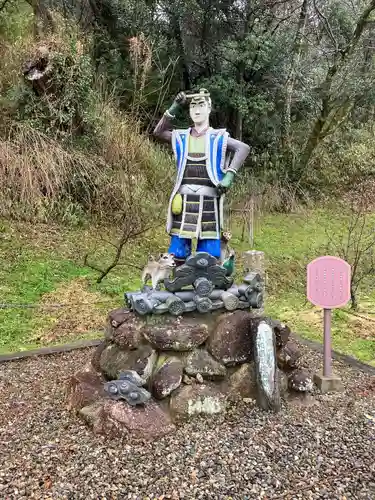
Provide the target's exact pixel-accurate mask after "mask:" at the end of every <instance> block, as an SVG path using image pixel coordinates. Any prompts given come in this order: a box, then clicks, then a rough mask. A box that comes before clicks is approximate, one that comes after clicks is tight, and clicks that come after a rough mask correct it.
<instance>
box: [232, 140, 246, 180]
mask: <svg viewBox="0 0 375 500" xmlns="http://www.w3.org/2000/svg"><path fill="white" fill-rule="evenodd" d="M227 150H228V151H230V152H231V153H234V155H233V158H232V161H231V162H230V164H229V166H228V168H227V172H233V174H236V173H237V172H238V170H239V168H240V167H242V165H243V164H244V163H245V160H246V158H247V157H248V156H249V153H250V146H248V145H247V144H245V143H244V142H241V141H237V139H232V138H231V137H229V138H228V144H227Z"/></svg>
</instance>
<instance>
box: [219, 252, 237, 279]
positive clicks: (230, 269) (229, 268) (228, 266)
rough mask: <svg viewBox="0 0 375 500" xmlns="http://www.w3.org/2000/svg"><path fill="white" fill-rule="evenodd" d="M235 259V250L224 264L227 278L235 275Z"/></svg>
mask: <svg viewBox="0 0 375 500" xmlns="http://www.w3.org/2000/svg"><path fill="white" fill-rule="evenodd" d="M234 257H235V254H234V250H231V251H230V255H229V257H228V258H227V259H226V260H225V261H224V262H223V263H222V266H223V267H224V268H225V270H226V275H227V276H231V275H232V274H233V273H234Z"/></svg>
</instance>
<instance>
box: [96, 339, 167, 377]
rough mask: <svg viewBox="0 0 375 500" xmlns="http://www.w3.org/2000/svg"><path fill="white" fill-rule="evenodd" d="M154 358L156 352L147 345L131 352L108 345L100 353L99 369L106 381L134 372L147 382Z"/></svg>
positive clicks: (114, 345)
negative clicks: (125, 372)
mask: <svg viewBox="0 0 375 500" xmlns="http://www.w3.org/2000/svg"><path fill="white" fill-rule="evenodd" d="M156 358H157V354H156V352H155V351H154V349H152V347H151V346H148V345H143V346H141V347H139V348H138V349H136V350H133V351H123V350H122V349H120V347H118V346H117V345H116V344H110V345H109V346H108V347H106V348H105V349H104V351H103V352H102V353H101V356H100V369H101V371H102V373H103V374H104V375H105V377H106V378H107V379H108V380H117V379H118V378H119V376H120V374H121V372H124V371H125V370H134V371H136V372H137V373H138V375H140V376H141V377H142V378H143V379H144V380H146V381H147V380H148V379H149V378H150V376H151V373H152V370H153V367H154V364H155V361H156Z"/></svg>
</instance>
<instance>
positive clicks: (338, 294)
mask: <svg viewBox="0 0 375 500" xmlns="http://www.w3.org/2000/svg"><path fill="white" fill-rule="evenodd" d="M350 271H351V269H350V265H349V264H348V263H347V262H345V261H344V260H342V259H339V258H338V257H331V256H324V257H319V258H317V259H315V260H313V261H312V262H310V264H309V265H308V266H307V298H308V300H309V301H310V302H311V303H312V304H314V305H315V306H318V307H322V308H323V310H324V322H323V333H324V357H323V374H322V375H320V374H317V375H315V377H314V378H315V383H316V384H317V385H318V387H319V388H320V389H321V391H322V392H328V391H332V390H340V389H341V388H342V384H341V381H340V379H339V378H338V377H336V376H334V375H333V374H332V341H331V320H332V309H336V308H338V307H343V306H345V305H346V304H347V303H348V302H349V300H350Z"/></svg>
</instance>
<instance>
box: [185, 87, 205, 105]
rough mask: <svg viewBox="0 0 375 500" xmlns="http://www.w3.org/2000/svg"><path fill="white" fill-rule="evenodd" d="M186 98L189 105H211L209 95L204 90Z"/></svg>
mask: <svg viewBox="0 0 375 500" xmlns="http://www.w3.org/2000/svg"><path fill="white" fill-rule="evenodd" d="M186 97H187V99H188V101H189V102H190V104H200V103H202V102H208V103H211V97H210V93H209V92H208V91H207V90H206V89H201V90H200V91H199V92H198V93H197V94H188V95H187V96H186Z"/></svg>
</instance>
